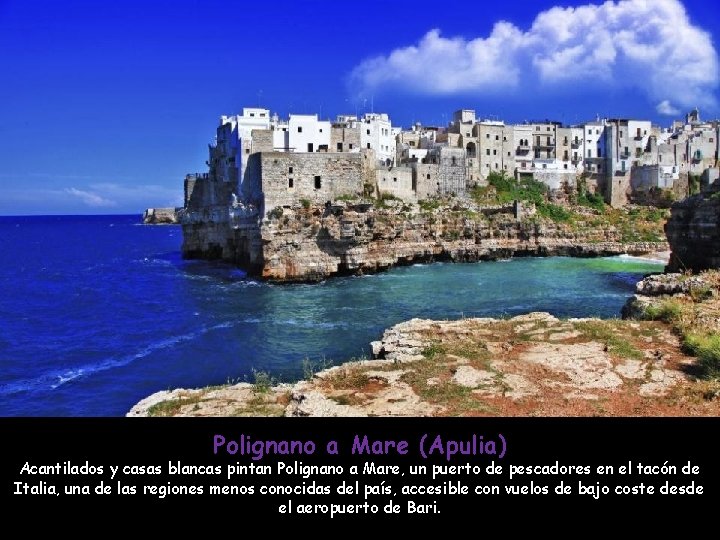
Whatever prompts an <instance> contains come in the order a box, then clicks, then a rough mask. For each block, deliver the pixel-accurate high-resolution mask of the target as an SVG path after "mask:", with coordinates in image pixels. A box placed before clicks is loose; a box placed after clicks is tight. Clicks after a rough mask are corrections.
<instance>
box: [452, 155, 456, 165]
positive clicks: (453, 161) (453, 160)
mask: <svg viewBox="0 0 720 540" xmlns="http://www.w3.org/2000/svg"><path fill="white" fill-rule="evenodd" d="M452 164H453V167H454V166H455V165H457V160H456V159H455V156H453V157H452Z"/></svg>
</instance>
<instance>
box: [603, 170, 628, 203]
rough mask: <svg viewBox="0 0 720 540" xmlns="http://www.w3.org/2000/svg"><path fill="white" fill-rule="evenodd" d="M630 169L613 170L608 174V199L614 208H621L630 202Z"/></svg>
mask: <svg viewBox="0 0 720 540" xmlns="http://www.w3.org/2000/svg"><path fill="white" fill-rule="evenodd" d="M630 178H631V176H630V170H629V169H628V170H627V171H626V172H624V173H623V172H621V171H615V172H614V173H613V172H612V171H611V172H610V173H608V174H607V175H606V181H607V184H606V189H607V190H608V192H607V197H606V201H607V202H608V204H610V206H612V207H613V208H621V207H623V206H625V205H627V204H628V203H629V202H630V192H631V188H630Z"/></svg>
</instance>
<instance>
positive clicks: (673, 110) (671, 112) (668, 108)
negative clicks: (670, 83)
mask: <svg viewBox="0 0 720 540" xmlns="http://www.w3.org/2000/svg"><path fill="white" fill-rule="evenodd" d="M655 110H656V111H657V112H658V114H663V115H665V116H678V115H679V114H680V109H678V108H677V107H673V105H672V103H670V102H669V101H668V100H667V99H666V100H663V101H661V102H660V103H658V104H657V107H655Z"/></svg>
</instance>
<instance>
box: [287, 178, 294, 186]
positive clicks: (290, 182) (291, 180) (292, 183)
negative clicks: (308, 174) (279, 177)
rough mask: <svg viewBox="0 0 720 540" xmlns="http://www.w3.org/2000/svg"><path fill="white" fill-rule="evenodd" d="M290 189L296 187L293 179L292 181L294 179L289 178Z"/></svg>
mask: <svg viewBox="0 0 720 540" xmlns="http://www.w3.org/2000/svg"><path fill="white" fill-rule="evenodd" d="M288 187H289V188H293V187H295V186H294V182H293V179H292V178H288Z"/></svg>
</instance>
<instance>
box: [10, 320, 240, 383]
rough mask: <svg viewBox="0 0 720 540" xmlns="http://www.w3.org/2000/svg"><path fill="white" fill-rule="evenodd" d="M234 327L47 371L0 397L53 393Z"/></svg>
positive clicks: (229, 324) (214, 327)
mask: <svg viewBox="0 0 720 540" xmlns="http://www.w3.org/2000/svg"><path fill="white" fill-rule="evenodd" d="M235 324H236V322H235V321H225V322H222V323H219V324H215V325H212V326H206V327H203V328H201V329H199V330H197V331H195V332H190V333H187V334H181V335H179V336H173V337H170V338H167V339H163V340H160V341H156V342H154V343H151V344H150V345H148V346H147V347H145V348H144V349H141V350H140V351H138V352H136V353H134V354H128V355H125V356H121V357H111V358H107V359H105V360H101V361H99V362H96V363H94V364H86V365H84V366H79V367H75V368H69V369H66V370H63V371H60V370H57V371H48V372H46V373H43V374H41V375H39V376H37V377H35V378H33V379H21V380H17V381H12V382H9V383H5V384H2V385H0V396H4V395H9V394H17V393H19V392H32V391H34V390H42V389H44V388H48V387H49V388H51V389H53V390H54V389H56V388H59V387H60V386H62V385H64V384H66V383H68V382H70V381H74V380H76V379H79V378H81V377H85V376H88V375H92V374H94V373H98V372H101V371H107V370H109V369H114V368H118V367H123V366H126V365H128V364H130V363H132V362H134V361H136V360H140V359H142V358H145V357H146V356H149V355H150V354H152V353H154V352H156V351H159V350H163V349H167V348H171V347H174V346H175V345H178V344H180V343H184V342H186V341H192V340H194V339H197V338H198V337H200V336H202V335H204V334H207V333H208V332H212V331H214V330H220V329H222V328H230V327H232V326H234V325H235Z"/></svg>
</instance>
